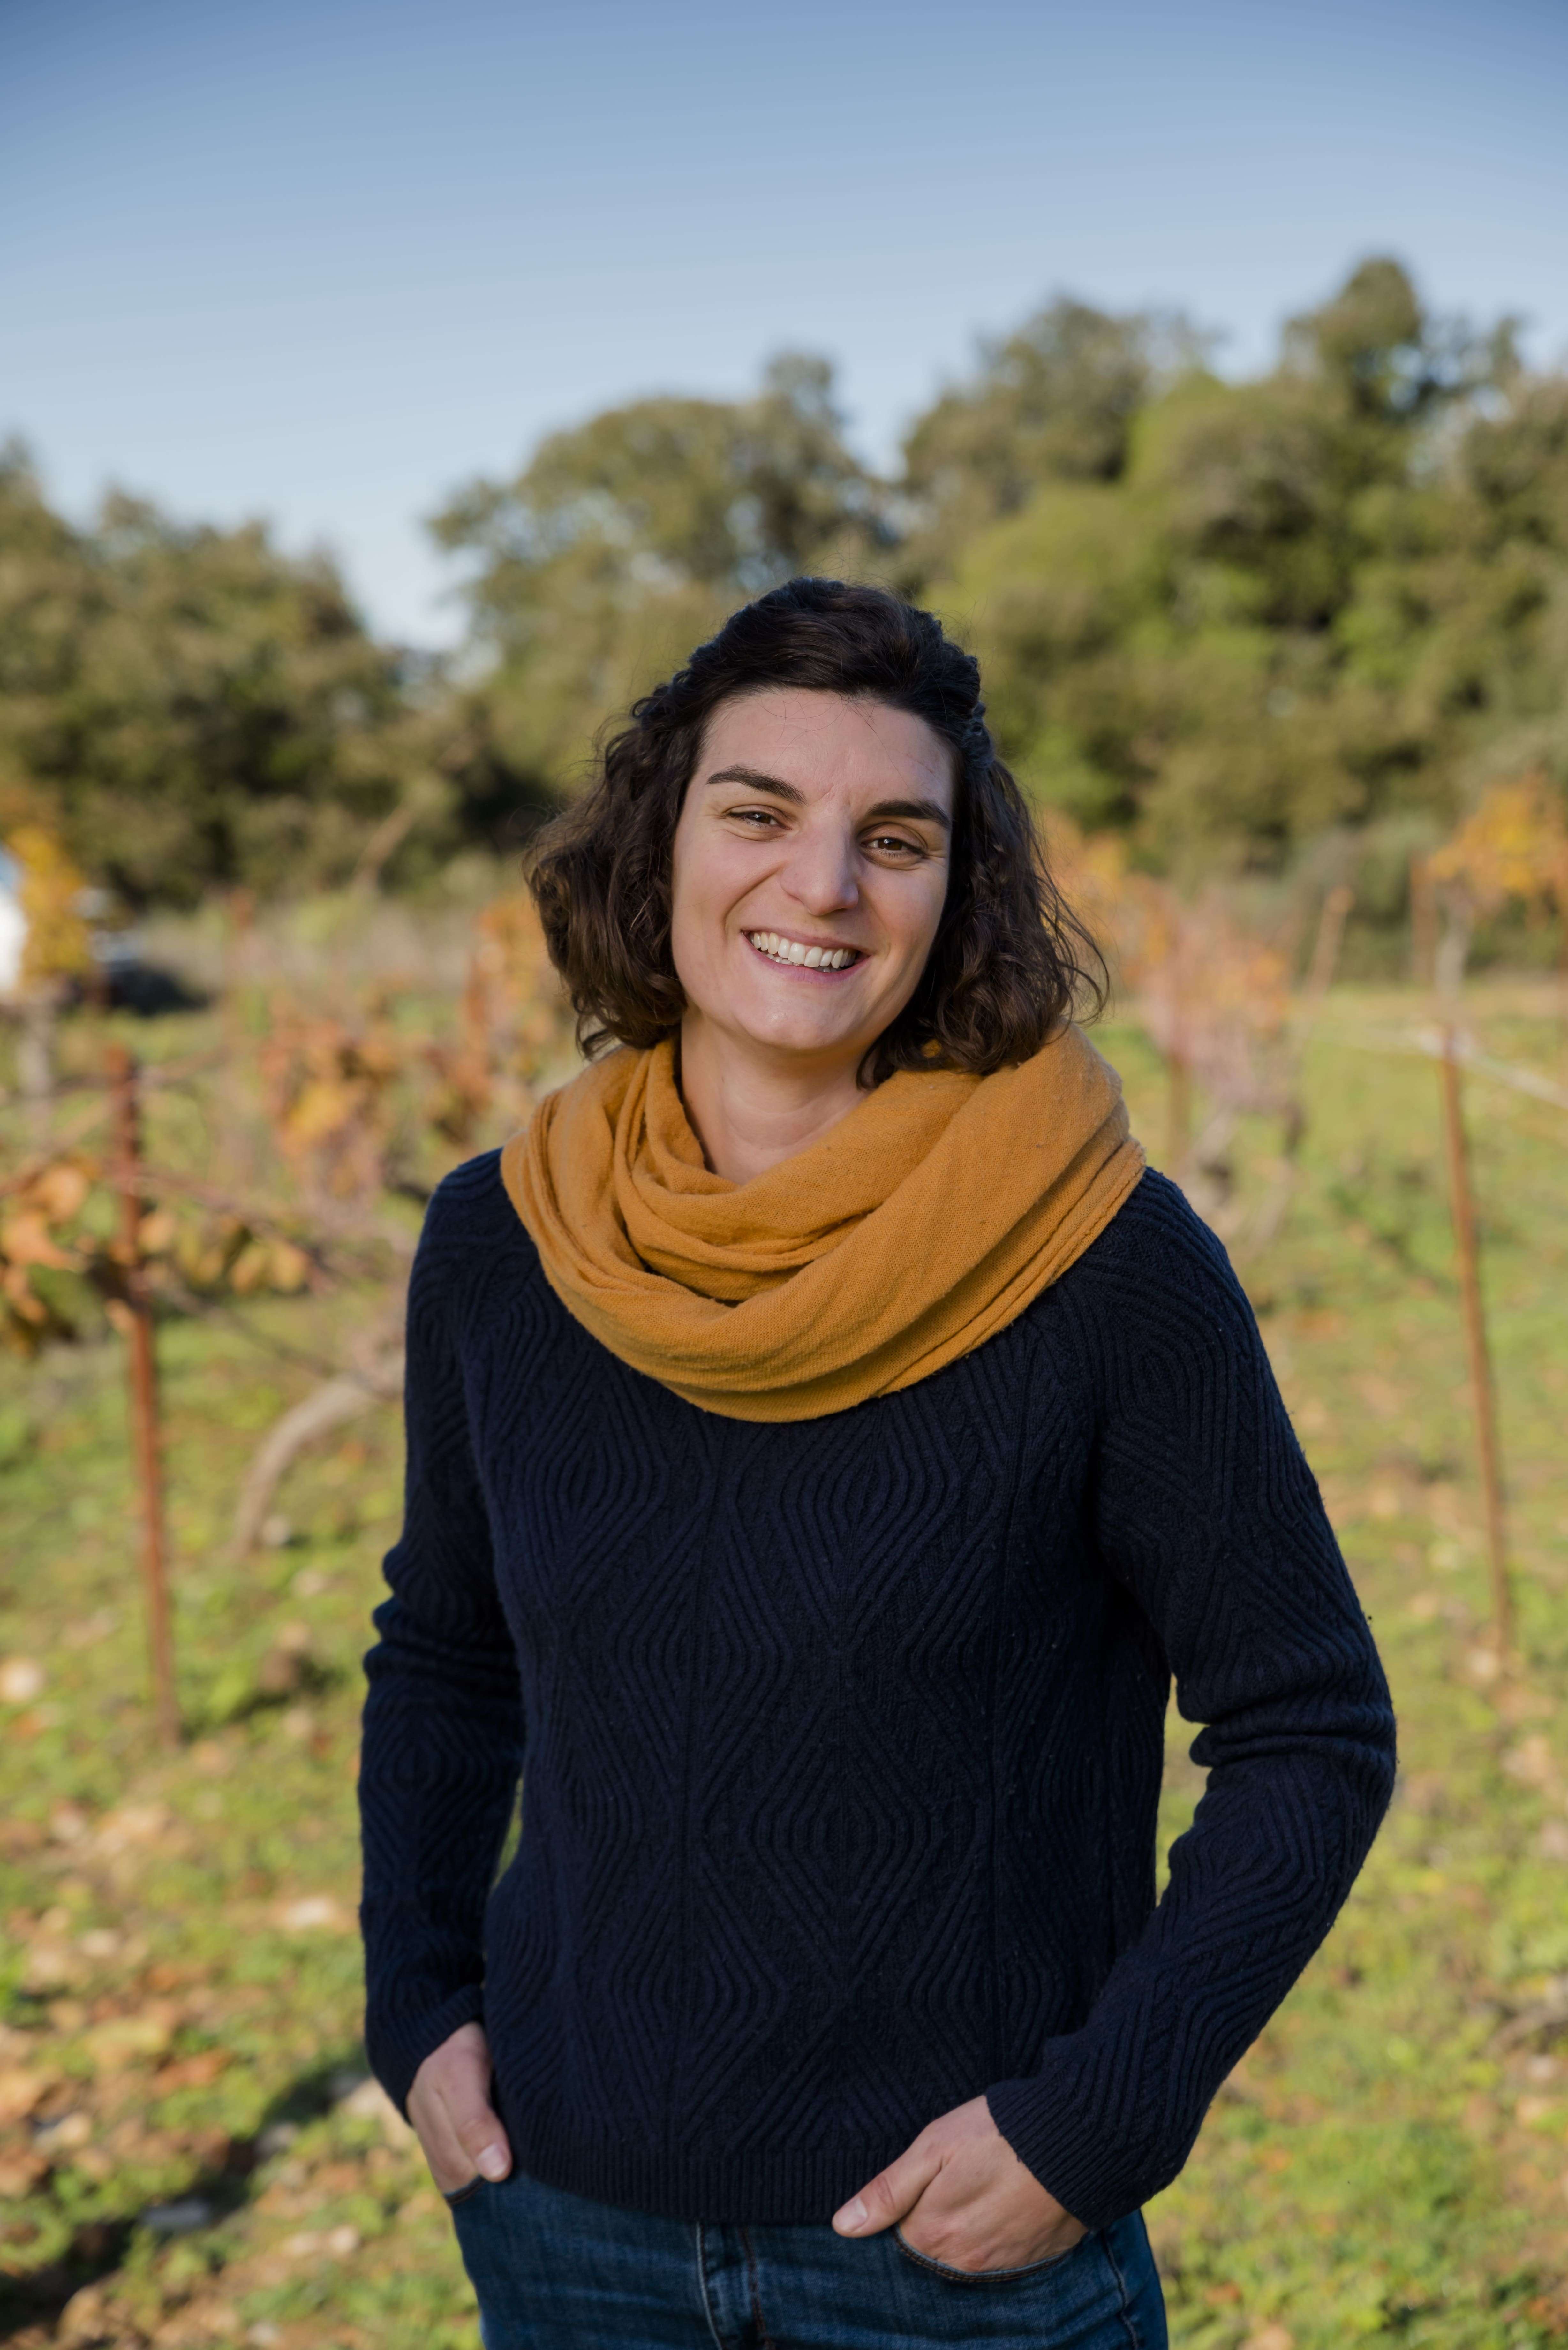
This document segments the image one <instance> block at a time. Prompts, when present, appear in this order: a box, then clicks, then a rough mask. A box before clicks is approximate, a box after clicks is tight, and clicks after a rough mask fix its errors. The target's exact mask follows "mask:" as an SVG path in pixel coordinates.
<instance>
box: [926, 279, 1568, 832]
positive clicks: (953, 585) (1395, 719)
mask: <svg viewBox="0 0 1568 2350" xmlns="http://www.w3.org/2000/svg"><path fill="white" fill-rule="evenodd" d="M1108 323H1112V322H1107V324H1108ZM1122 328H1123V331H1124V333H1125V334H1127V337H1128V341H1129V347H1133V345H1134V344H1135V342H1136V338H1135V336H1134V332H1133V328H1132V325H1131V324H1130V322H1126V321H1124V322H1122ZM1079 331H1080V332H1084V331H1085V330H1083V329H1082V328H1080V329H1079ZM1089 339H1090V341H1091V343H1092V342H1093V338H1089ZM987 380H988V379H987V377H986V376H984V375H983V374H982V376H981V380H980V382H979V383H978V384H977V386H976V387H975V388H974V391H973V395H972V397H973V400H974V401H975V402H976V403H977V404H980V403H981V402H982V400H983V399H984V398H985V397H987V396H988V395H987V394H986V390H985V387H986V383H987ZM1097 412H1098V411H1096V409H1095V407H1094V405H1093V403H1092V401H1088V400H1087V399H1086V396H1085V411H1084V413H1085V417H1087V416H1090V415H1093V414H1095V413H1097ZM941 413H942V408H941V406H940V405H939V408H938V410H937V411H933V417H936V416H940V414H941ZM931 421H932V420H926V421H924V422H922V424H920V425H919V426H917V428H916V431H915V433H914V435H913V436H912V437H911V443H910V447H911V452H912V454H913V452H915V451H917V450H918V449H919V448H920V447H922V446H923V445H925V444H924V443H923V442H922V438H921V436H922V435H923V434H925V433H926V432H927V428H928V425H929V423H930V422H931ZM1020 445H1021V446H1023V445H1028V442H1027V436H1023V435H1022V434H1021V436H1020ZM1034 445H1037V443H1036V444H1034ZM1054 472H1055V475H1056V477H1055V478H1042V479H1040V481H1039V483H1038V485H1037V486H1036V487H1035V488H1034V489H1033V491H1032V493H1031V494H1029V495H1028V497H1027V498H1026V499H1025V500H1024V501H1023V503H1022V504H1018V505H1017V506H1016V508H1015V510H1014V511H1012V513H1007V512H1006V511H1005V510H1004V509H1002V510H1001V511H1000V512H999V505H1000V502H999V501H998V500H997V499H996V498H995V496H994V495H992V496H991V498H990V504H991V509H992V514H993V515H997V518H996V519H993V520H991V521H989V522H988V523H986V524H984V525H980V526H978V527H976V526H971V527H969V528H967V529H961V530H957V531H954V532H952V533H951V535H950V536H949V537H948V539H947V543H946V546H945V549H944V553H943V556H942V559H941V560H940V562H939V563H938V564H936V565H935V566H933V567H932V570H931V573H930V575H929V578H928V580H927V583H926V584H927V591H928V593H929V595H930V596H931V598H932V599H933V600H934V601H935V602H937V603H938V604H939V605H940V608H942V609H943V610H944V611H945V612H946V613H947V614H948V615H949V616H950V619H952V620H953V622H954V623H955V625H956V626H957V627H958V629H960V631H961V633H965V634H966V635H967V637H968V639H969V640H970V641H971V642H973V644H974V645H975V647H976V650H978V651H979V652H980V653H981V659H982V660H983V662H984V665H985V671H986V676H987V680H988V686H989V691H990V695H991V704H992V714H993V716H994V718H995V720H996V722H997V724H998V726H999V729H1000V732H1001V734H1002V740H1003V742H1004V743H1005V745H1006V748H1007V750H1008V751H1009V753H1010V754H1012V757H1013V758H1014V759H1015V760H1016V761H1017V762H1018V764H1019V765H1020V768H1021V770H1022V772H1023V775H1025V777H1026V778H1027V780H1028V781H1029V783H1030V784H1031V785H1032V786H1033V789H1034V790H1035V791H1036V792H1037V793H1038V794H1039V795H1041V796H1042V797H1043V798H1044V799H1045V800H1046V801H1048V802H1052V803H1055V804H1057V805H1061V806H1065V807H1067V808H1069V809H1070V810H1072V812H1073V813H1074V814H1075V816H1078V817H1079V818H1080V819H1081V820H1083V821H1085V822H1086V823H1088V824H1090V825H1105V824H1112V825H1116V826H1119V827H1126V828H1128V829H1130V830H1132V831H1133V832H1134V833H1135V834H1136V836H1137V837H1138V838H1139V840H1140V841H1141V843H1142V845H1143V846H1144V847H1145V848H1146V849H1147V853H1149V854H1150V855H1151V856H1153V857H1155V858H1158V859H1159V860H1160V861H1162V862H1167V863H1172V864H1176V865H1180V864H1181V863H1183V862H1184V861H1201V862H1203V863H1205V864H1212V863H1213V862H1215V861H1216V860H1217V859H1218V860H1220V861H1221V862H1230V863H1232V864H1251V865H1254V866H1263V867H1267V866H1270V865H1277V864H1278V863H1280V862H1281V861H1282V859H1283V858H1286V857H1287V856H1288V855H1289V854H1290V853H1291V852H1292V851H1293V849H1295V848H1296V847H1298V846H1299V845H1300V844H1301V843H1302V842H1303V841H1304V840H1306V839H1308V838H1310V837H1312V836H1314V834H1318V833H1321V832H1323V831H1324V830H1325V829H1326V828H1328V827H1335V826H1349V827H1361V828H1365V827H1369V826H1370V827H1376V826H1378V825H1382V826H1383V827H1389V826H1395V827H1397V826H1399V825H1401V824H1403V825H1405V826H1407V827H1408V826H1409V825H1411V824H1412V823H1415V824H1416V825H1417V826H1418V825H1419V824H1420V823H1421V822H1422V821H1427V822H1429V823H1431V824H1434V825H1435V824H1437V823H1442V822H1446V821H1447V819H1448V818H1449V816H1450V815H1451V813H1452V812H1453V810H1454V808H1455V806H1457V805H1458V804H1459V803H1460V802H1461V801H1462V800H1463V799H1464V798H1465V797H1466V795H1467V794H1468V793H1469V791H1470V790H1472V789H1473V787H1474V786H1475V785H1476V784H1477V783H1478V782H1479V781H1480V779H1481V777H1482V775H1483V774H1484V773H1486V772H1496V771H1498V769H1499V768H1500V767H1501V766H1503V765H1507V764H1510V763H1511V764H1515V765H1518V766H1521V767H1522V766H1523V765H1526V764H1532V763H1539V762H1542V761H1543V760H1544V761H1545V762H1546V763H1547V764H1549V765H1554V766H1555V768H1556V769H1557V771H1558V772H1559V773H1560V774H1562V775H1564V776H1568V700H1565V696H1564V678H1565V675H1568V383H1564V382H1563V381H1561V380H1555V379H1547V380H1530V379H1528V378H1526V377H1525V376H1523V375H1522V374H1521V370H1520V369H1519V367H1518V365H1517V362H1516V360H1515V359H1514V355H1513V349H1512V341H1511V333H1510V331H1509V329H1508V328H1507V327H1506V326H1505V327H1503V328H1500V329H1498V330H1497V332H1495V333H1494V334H1492V335H1490V337H1487V338H1480V337H1477V336H1474V335H1472V334H1470V333H1469V332H1468V331H1467V330H1466V329H1465V328H1463V326H1462V325H1460V324H1459V323H1456V322H1451V321H1444V320H1440V319H1434V318H1432V317H1429V316H1428V315H1427V314H1426V313H1425V312H1424V311H1423V309H1422V307H1421V306H1420V304H1419V302H1418V300H1417V296H1416V293H1415V290H1414V288H1413V287H1412V286H1411V284H1410V281H1409V279H1408V277H1407V276H1406V274H1405V272H1404V271H1403V270H1402V269H1401V268H1400V267H1399V266H1398V265H1397V263H1394V262H1392V261H1386V260H1375V261H1370V262H1367V263H1365V264H1364V265H1362V266H1361V267H1360V268H1359V269H1357V270H1356V271H1355V274H1354V275H1353V276H1351V278H1350V279H1349V281H1348V282H1347V284H1346V285H1345V287H1344V288H1343V289H1342V291H1341V292H1340V293H1339V294H1338V295H1336V296H1334V299H1333V300H1331V301H1330V302H1328V303H1327V304H1325V305H1324V307H1322V308H1321V309H1319V310H1317V311H1314V312H1310V313H1308V314H1306V315H1305V316H1303V317H1300V318H1298V319H1296V320H1294V321H1293V322H1292V324H1291V326H1290V328H1288V329H1287V332H1286V335H1285V338H1284V348H1283V351H1282V359H1281V362H1280V365H1279V367H1278V368H1277V369H1275V371H1274V372H1273V373H1272V374H1271V375H1270V376H1268V377H1266V378H1264V379H1263V380H1261V381H1254V382H1250V383H1240V384H1228V383H1223V382H1221V381H1220V380H1218V379H1216V378H1215V377H1214V376H1213V375H1211V374H1210V373H1208V372H1207V371H1206V370H1205V369H1202V368H1200V367H1196V366H1194V367H1189V368H1188V369H1186V370H1184V371H1179V372H1178V373H1177V374H1176V375H1175V376H1174V377H1173V378H1171V379H1169V380H1167V381H1165V382H1164V383H1163V384H1161V383H1158V382H1156V383H1154V384H1153V385H1152V386H1151V387H1150V388H1149V389H1148V390H1147V391H1146V393H1145V395H1144V396H1143V398H1142V400H1141V402H1140V404H1138V405H1137V408H1136V410H1135V411H1133V412H1132V413H1130V414H1129V415H1128V416H1127V420H1126V424H1125V439H1124V444H1123V449H1122V452H1121V455H1120V457H1119V459H1118V461H1117V462H1116V464H1115V465H1114V466H1112V465H1106V466H1104V467H1102V468H1101V469H1100V470H1099V471H1098V472H1097V473H1096V472H1095V471H1094V470H1093V469H1091V468H1089V467H1086V466H1085V467H1081V468H1079V469H1078V473H1077V478H1064V475H1066V474H1068V473H1069V472H1070V469H1069V468H1067V467H1064V466H1060V465H1058V466H1056V467H1055V468H1054ZM978 474H979V479H978V481H977V484H976V485H975V486H974V487H973V488H972V489H971V491H970V492H969V493H968V497H969V503H968V504H967V506H966V505H965V504H963V499H964V496H965V493H964V492H963V491H962V489H961V487H951V488H949V489H948V490H947V491H946V493H945V500H946V504H945V512H946V514H947V515H949V516H951V517H955V518H956V517H957V516H958V515H960V514H961V513H962V514H964V515H977V514H979V513H981V512H983V511H984V509H985V505H986V503H987V497H986V493H987V491H988V490H989V485H990V484H992V483H993V482H994V481H996V480H997V479H998V478H999V474H998V469H997V464H996V461H995V459H994V458H993V457H992V455H991V454H990V453H989V452H988V453H987V455H986V458H985V461H984V463H983V465H982V466H981V467H979V468H978ZM1022 474H1023V465H1022V463H1021V465H1020V469H1019V473H1018V474H1017V475H1016V476H1014V480H1015V481H1016V480H1017V479H1019V478H1022ZM942 511H943V508H942V507H940V506H939V512H938V525H939V527H938V531H937V536H938V539H939V542H940V539H941V536H942V533H941V529H940V521H941V514H942Z"/></svg>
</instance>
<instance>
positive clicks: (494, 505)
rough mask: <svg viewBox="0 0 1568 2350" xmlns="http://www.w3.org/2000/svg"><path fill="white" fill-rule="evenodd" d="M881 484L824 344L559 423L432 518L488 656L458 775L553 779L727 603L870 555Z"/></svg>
mask: <svg viewBox="0 0 1568 2350" xmlns="http://www.w3.org/2000/svg"><path fill="white" fill-rule="evenodd" d="M886 504H887V500H886V494H885V492H883V491H882V490H881V489H880V488H879V486H878V485H877V484H876V483H875V482H874V481H873V480H872V478H871V477H870V476H869V475H868V474H867V472H866V471H865V469H864V468H863V467H862V466H861V465H860V464H859V463H857V460H856V459H855V458H854V457H853V456H852V455H851V454H850V452H849V451H848V450H847V448H846V445H845V442H844V438H843V422H842V419H841V418H840V416H839V414H838V412H837V411H836V408H835V406H834V402H833V379H832V371H831V369H829V368H828V366H827V364H826V361H825V360H822V359H809V358H800V357H794V356H788V357H784V358H782V359H775V360H774V362H773V364H772V366H771V367H770V368H769V369H767V370H766V373H765V375H764V377H763V387H762V390H761V391H760V392H759V393H758V395H757V396H756V397H755V398H754V399H752V400H737V401H727V400H694V399H680V398H675V397H673V396H670V397H662V398H657V399H649V400H636V401H633V402H632V403H630V404H629V405H628V406H627V407H624V408H616V409H610V410H608V411H606V412H605V413H604V414H602V415H599V416H596V417H593V418H591V419H590V420H589V421H588V422H587V424H583V425H579V426H576V427H573V428H572V429H570V430H569V431H566V432H557V433H555V434H553V435H552V436H551V437H550V438H549V439H548V440H547V441H545V442H544V443H543V444H542V445H541V447H540V448H539V449H538V450H537V451H536V452H535V455H534V456H533V458H532V459H531V460H530V462H529V463H528V464H527V465H526V466H525V467H524V470H523V471H522V472H521V473H519V474H518V475H517V476H516V477H515V479H514V480H513V481H511V482H506V483H496V482H486V481H481V482H476V483H474V484H472V485H471V486H470V487H469V488H468V489H466V490H464V491H462V493H461V494H459V495H458V496H456V497H455V498H454V499H453V500H452V503H451V504H449V505H448V506H447V507H446V508H445V509H444V510H443V511H442V512H441V514H439V515H436V516H435V518H434V520H433V523H432V525H431V527H432V529H433V531H434V533H435V536H436V537H437V539H438V540H439V542H440V543H441V545H442V546H446V547H449V548H451V549H452V550H453V551H454V552H457V553H461V554H464V555H467V556H470V557H472V558H475V559H476V560H475V567H474V569H473V571H472V574H471V577H470V578H469V581H468V583H467V586H466V588H465V593H466V594H467V596H468V598H469V602H470V608H471V610H472V616H473V640H474V646H475V649H476V650H482V651H483V654H484V655H485V656H486V657H487V660H488V664H489V665H488V669H487V671H486V672H485V673H484V674H483V677H482V679H481V680H480V681H479V682H478V683H477V685H476V686H475V687H474V689H473V690H472V691H471V693H470V694H469V696H468V700H467V707H468V711H469V715H470V720H471V723H472V736H471V740H472V744H473V750H472V762H473V765H472V775H475V776H477V777H478V778H479V781H478V783H477V784H471V786H470V787H471V788H472V789H473V790H474V791H475V794H476V795H478V793H479V792H481V791H483V790H486V789H488V790H490V791H492V792H493V788H494V781H495V777H496V775H497V772H498V771H499V772H500V773H502V774H504V775H506V776H508V777H509V778H510V779H511V780H512V783H513V786H514V788H519V787H521V786H522V785H525V784H527V783H530V782H531V783H533V784H534V785H535V787H537V786H538V785H545V787H547V788H556V789H559V788H561V787H562V786H564V785H566V784H567V783H568V782H569V781H570V780H571V779H572V777H573V776H574V775H575V774H576V772H577V771H578V769H579V767H580V764H581V762H582V760H583V757H584V754H585V752H586V749H587V743H588V741H589V739H590V737H591V735H592V733H593V732H594V730H595V728H596V727H597V726H598V725H599V724H600V723H602V722H603V721H604V720H605V719H606V718H607V717H609V716H611V715H612V714H614V713H616V712H619V711H621V710H623V709H625V708H626V707H627V706H628V703H629V702H631V701H632V700H633V699H634V698H635V696H636V695H637V694H638V693H639V692H641V691H645V690H646V689H647V688H648V687H649V686H650V685H651V684H653V683H654V682H655V681H656V680H657V679H659V677H661V676H663V675H665V674H667V673H668V672H669V671H670V670H671V669H672V668H674V667H675V666H676V665H677V664H678V663H679V662H680V660H682V659H683V658H684V657H685V655H686V654H687V653H689V652H690V651H691V648H692V647H693V646H694V645H695V644H697V643H699V642H700V641H701V639H702V638H704V637H705V636H708V635H710V634H711V632H712V630H713V629H715V628H717V627H718V625H719V624H720V622H721V621H722V619H724V617H725V615H726V614H727V613H728V612H730V611H731V610H732V609H733V608H734V607H735V606H736V605H737V604H739V603H742V602H743V601H744V600H745V598H747V597H749V596H754V595H756V594H758V593H760V592H761V591H762V590H763V589H764V588H766V587H772V586H774V584H775V583H776V582H778V581H779V580H782V579H785V578H788V577H790V576H791V575H792V574H793V573H795V572H799V571H807V570H817V571H830V570H835V569H846V570H852V571H864V570H865V569H866V568H867V566H868V565H872V564H875V563H876V562H877V561H878V559H879V558H880V557H881V556H882V555H883V553H884V550H885V549H886V548H888V546H890V544H891V534H890V532H889V529H888V524H887V522H886V519H885V508H886Z"/></svg>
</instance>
